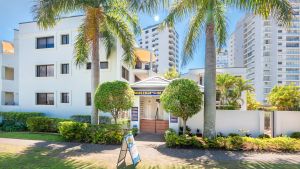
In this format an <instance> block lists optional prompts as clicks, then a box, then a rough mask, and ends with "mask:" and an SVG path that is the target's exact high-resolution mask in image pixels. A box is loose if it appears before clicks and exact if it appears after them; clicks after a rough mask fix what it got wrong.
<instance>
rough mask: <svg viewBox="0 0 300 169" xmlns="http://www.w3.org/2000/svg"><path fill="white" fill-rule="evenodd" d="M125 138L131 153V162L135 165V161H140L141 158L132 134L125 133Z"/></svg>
mask: <svg viewBox="0 0 300 169" xmlns="http://www.w3.org/2000/svg"><path fill="white" fill-rule="evenodd" d="M125 140H126V143H127V147H128V150H129V153H130V155H131V159H132V163H133V165H137V163H138V162H140V161H141V158H140V154H139V152H138V149H137V147H136V144H135V141H134V137H133V135H132V134H131V133H129V134H127V135H126V136H125Z"/></svg>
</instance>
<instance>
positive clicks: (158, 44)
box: [139, 24, 180, 74]
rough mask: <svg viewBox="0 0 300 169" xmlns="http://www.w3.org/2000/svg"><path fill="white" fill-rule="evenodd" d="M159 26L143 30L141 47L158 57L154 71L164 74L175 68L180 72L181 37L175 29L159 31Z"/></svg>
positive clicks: (140, 41)
mask: <svg viewBox="0 0 300 169" xmlns="http://www.w3.org/2000/svg"><path fill="white" fill-rule="evenodd" d="M158 27H159V24H156V25H152V26H148V27H146V28H144V29H143V30H142V34H141V39H140V40H139V46H140V47H141V48H144V49H148V50H150V51H153V52H154V53H155V55H156V56H157V59H156V66H154V67H153V68H154V70H155V71H157V72H158V73H159V74H164V73H165V72H167V71H168V70H169V69H170V68H172V67H175V68H176V70H177V71H178V72H179V70H180V69H179V66H180V63H179V48H178V40H179V35H178V33H177V32H176V30H175V28H164V29H163V30H159V29H158Z"/></svg>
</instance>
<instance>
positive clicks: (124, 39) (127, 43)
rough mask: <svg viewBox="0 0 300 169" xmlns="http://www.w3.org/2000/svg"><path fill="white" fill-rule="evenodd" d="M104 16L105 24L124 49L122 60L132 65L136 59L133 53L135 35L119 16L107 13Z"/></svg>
mask: <svg viewBox="0 0 300 169" xmlns="http://www.w3.org/2000/svg"><path fill="white" fill-rule="evenodd" d="M105 17H106V19H105V24H106V25H107V28H108V29H110V31H111V32H112V33H113V34H114V35H115V36H116V38H117V39H119V41H120V43H121V45H122V48H123V50H124V55H123V60H124V62H125V63H127V64H128V65H134V64H135V59H136V57H135V54H134V50H135V48H134V45H135V36H134V34H133V33H132V31H131V30H130V26H129V25H128V23H126V20H124V19H123V18H122V17H121V16H118V15H111V13H107V14H106V15H105Z"/></svg>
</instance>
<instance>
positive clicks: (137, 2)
mask: <svg viewBox="0 0 300 169" xmlns="http://www.w3.org/2000/svg"><path fill="white" fill-rule="evenodd" d="M170 1H171V0H130V9H132V10H135V11H142V12H146V13H150V14H153V13H155V12H157V11H158V9H159V8H166V7H169V6H170Z"/></svg>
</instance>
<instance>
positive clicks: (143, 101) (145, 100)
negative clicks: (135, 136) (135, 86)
mask: <svg viewBox="0 0 300 169" xmlns="http://www.w3.org/2000/svg"><path fill="white" fill-rule="evenodd" d="M140 113H141V119H140V127H141V128H140V130H141V132H144V133H164V132H165V131H166V130H167V129H168V128H169V115H168V113H166V112H165V111H164V110H163V108H162V105H161V104H160V101H159V96H155V97H153V96H144V97H141V98H140Z"/></svg>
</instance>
